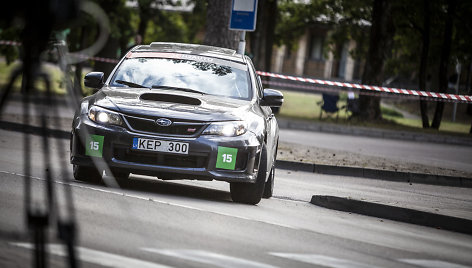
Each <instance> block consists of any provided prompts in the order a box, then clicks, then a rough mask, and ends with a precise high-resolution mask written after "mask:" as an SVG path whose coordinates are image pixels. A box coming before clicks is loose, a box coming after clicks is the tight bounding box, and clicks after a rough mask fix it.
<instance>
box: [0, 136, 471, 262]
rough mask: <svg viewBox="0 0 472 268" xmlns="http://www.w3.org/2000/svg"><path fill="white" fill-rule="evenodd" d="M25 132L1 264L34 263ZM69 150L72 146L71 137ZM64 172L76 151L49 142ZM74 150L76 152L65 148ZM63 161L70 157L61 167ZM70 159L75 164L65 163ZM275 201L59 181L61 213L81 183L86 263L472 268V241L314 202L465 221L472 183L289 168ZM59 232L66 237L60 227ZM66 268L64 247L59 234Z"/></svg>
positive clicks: (11, 168) (2, 209)
mask: <svg viewBox="0 0 472 268" xmlns="http://www.w3.org/2000/svg"><path fill="white" fill-rule="evenodd" d="M31 141H32V154H31V156H32V160H33V161H32V162H31V164H32V172H31V175H32V176H33V178H32V179H31V185H32V187H33V189H32V193H33V196H34V200H35V204H37V205H38V206H39V207H40V205H39V204H40V203H41V201H42V199H43V198H44V196H43V193H44V190H45V185H44V177H45V175H44V173H45V172H44V168H43V166H42V165H43V160H44V158H43V157H42V155H41V153H40V152H41V140H40V139H39V138H38V137H32V138H31ZM21 144H22V135H21V134H19V133H17V132H10V131H3V130H0V150H1V152H2V153H1V154H0V185H1V187H0V215H1V220H0V267H18V266H19V267H28V266H29V264H30V258H31V256H30V253H31V251H30V248H31V244H30V242H31V240H30V239H29V238H28V237H27V236H26V228H25V225H24V214H23V199H24V196H23V194H24V190H23V188H24V183H25V182H26V181H27V180H26V178H25V177H24V175H23V174H24V171H23V167H22V159H23V157H22V148H23V146H22V145H21ZM65 145H67V143H65ZM49 148H50V150H51V153H53V154H55V155H57V156H56V157H54V158H52V159H51V163H52V165H51V171H52V174H53V178H54V179H55V180H56V181H60V179H61V177H62V176H60V175H59V174H60V168H61V167H62V166H63V167H65V168H66V170H67V174H68V175H69V176H70V166H69V165H68V164H67V159H68V152H67V150H65V151H62V152H60V153H58V150H59V149H60V147H59V146H58V144H57V143H56V142H54V140H53V143H52V144H51V145H50V146H49ZM65 148H67V147H65ZM61 161H62V162H61ZM64 163H66V164H64ZM276 176H277V177H276V188H275V197H274V198H272V199H269V200H263V201H262V202H261V203H260V204H259V205H257V206H248V205H241V204H236V203H233V202H231V199H230V195H229V187H228V185H227V184H226V183H220V182H195V181H189V182H181V181H177V182H164V181H160V180H156V179H154V178H150V177H142V176H132V177H131V180H130V182H129V183H127V184H124V185H121V187H119V188H111V187H106V186H104V185H94V184H86V183H80V182H72V183H70V184H67V183H66V184H64V183H55V189H56V191H57V192H58V199H59V203H60V204H61V205H60V209H61V214H63V213H64V212H65V211H66V210H65V209H66V207H65V206H64V188H65V187H66V185H71V186H72V192H73V196H74V201H75V209H76V215H77V219H78V224H79V225H78V226H79V228H80V233H79V238H78V241H79V243H78V246H79V247H78V248H77V250H78V252H79V255H80V259H81V261H82V263H83V265H82V267H104V266H105V267H336V268H337V267H472V257H471V256H472V254H471V253H472V237H471V236H468V235H464V234H459V233H454V232H449V231H444V230H437V229H434V228H428V227H421V226H416V225H411V224H404V223H399V222H394V221H388V220H382V219H378V218H373V217H366V216H360V215H355V214H349V213H345V212H338V211H332V210H328V209H324V208H320V207H317V206H314V205H311V204H309V203H308V201H309V200H310V198H311V196H312V195H314V194H329V195H338V196H344V197H349V196H351V197H354V198H359V199H361V198H364V199H367V200H375V199H382V198H384V197H385V196H387V197H388V198H387V199H386V202H393V203H395V202H398V203H397V204H398V205H402V206H410V207H413V208H415V209H423V210H430V209H432V210H436V209H438V210H440V211H441V212H444V213H449V214H451V215H455V216H464V215H465V216H467V215H471V214H472V213H471V212H472V205H471V204H472V200H471V199H472V190H470V189H462V188H450V187H441V186H428V185H409V184H407V183H395V182H384V181H377V180H366V179H360V178H353V177H339V176H326V175H317V174H312V173H304V172H294V171H283V170H279V171H277V175H276ZM50 234H51V237H54V236H55V233H54V232H50ZM50 243H51V244H52V245H51V246H50V247H49V250H50V252H51V254H52V257H51V263H53V266H54V267H62V266H63V265H62V261H63V259H62V257H60V256H62V255H64V252H63V250H62V248H61V247H60V246H57V245H56V244H57V243H58V242H57V240H56V239H55V238H51V240H50Z"/></svg>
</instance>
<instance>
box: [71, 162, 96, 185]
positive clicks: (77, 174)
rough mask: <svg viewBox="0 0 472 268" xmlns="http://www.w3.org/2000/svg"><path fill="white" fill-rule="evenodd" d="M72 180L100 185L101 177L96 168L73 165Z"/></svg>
mask: <svg viewBox="0 0 472 268" xmlns="http://www.w3.org/2000/svg"><path fill="white" fill-rule="evenodd" d="M72 171H73V174H74V179H76V180H78V181H85V182H93V183H100V182H101V181H102V176H101V175H100V173H99V172H98V170H97V169H96V168H93V167H84V166H79V165H73V168H72Z"/></svg>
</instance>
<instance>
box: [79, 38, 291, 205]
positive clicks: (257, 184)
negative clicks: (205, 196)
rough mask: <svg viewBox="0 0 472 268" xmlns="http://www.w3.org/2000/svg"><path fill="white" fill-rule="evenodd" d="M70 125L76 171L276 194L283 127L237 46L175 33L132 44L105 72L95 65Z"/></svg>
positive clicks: (241, 193)
mask: <svg viewBox="0 0 472 268" xmlns="http://www.w3.org/2000/svg"><path fill="white" fill-rule="evenodd" d="M84 84H85V86H87V87H91V88H94V89H95V90H96V93H95V94H93V95H91V96H89V97H86V98H84V99H83V100H82V102H81V105H80V109H78V111H76V113H75V116H74V120H73V125H72V135H71V157H70V161H71V163H72V165H73V174H74V177H75V179H77V180H100V179H101V177H102V176H103V175H105V172H104V170H108V172H111V173H112V174H111V175H112V176H113V177H115V178H116V179H117V180H128V177H129V174H130V173H133V174H141V175H149V176H156V177H158V178H159V179H164V180H170V179H193V180H220V181H226V182H229V183H230V192H231V197H232V199H233V200H234V201H236V202H241V203H248V204H257V203H258V202H260V200H261V198H262V197H264V198H269V197H271V196H272V193H273V187H274V164H275V159H276V154H277V145H278V139H279V129H278V125H277V120H276V118H275V116H274V114H273V113H272V110H271V107H280V106H281V105H282V103H283V95H282V93H280V92H279V91H276V90H272V89H264V88H263V87H262V83H261V79H260V78H259V76H258V75H257V73H256V71H255V69H254V66H253V64H252V62H251V60H250V59H249V58H248V57H247V56H244V55H240V54H237V53H236V52H235V51H234V50H230V49H225V48H219V47H211V46H203V45H194V44H178V43H158V42H154V43H151V44H150V45H141V46H137V47H135V48H133V49H132V50H130V51H129V52H128V53H127V54H126V55H125V56H124V57H123V58H122V59H121V60H120V62H119V63H118V64H117V65H116V67H115V69H114V70H113V71H112V72H111V74H110V75H109V77H108V79H107V80H106V81H104V74H103V73H101V72H92V73H89V74H87V75H86V76H85V80H84Z"/></svg>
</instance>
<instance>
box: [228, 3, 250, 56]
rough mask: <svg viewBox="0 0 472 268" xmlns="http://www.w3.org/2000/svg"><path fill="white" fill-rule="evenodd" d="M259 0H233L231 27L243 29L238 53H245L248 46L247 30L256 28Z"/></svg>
mask: <svg viewBox="0 0 472 268" xmlns="http://www.w3.org/2000/svg"><path fill="white" fill-rule="evenodd" d="M256 19H257V0H233V3H232V5H231V18H230V22H229V29H230V30H236V31H242V32H241V36H240V39H239V47H238V53H239V54H242V55H244V50H245V48H246V31H250V32H252V31H254V30H256Z"/></svg>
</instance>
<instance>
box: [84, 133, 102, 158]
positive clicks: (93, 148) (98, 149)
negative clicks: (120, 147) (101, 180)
mask: <svg viewBox="0 0 472 268" xmlns="http://www.w3.org/2000/svg"><path fill="white" fill-rule="evenodd" d="M104 138H105V137H103V136H100V135H91V136H90V137H88V138H87V140H86V143H85V154H86V155H88V156H95V157H102V154H103V140H104Z"/></svg>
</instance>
